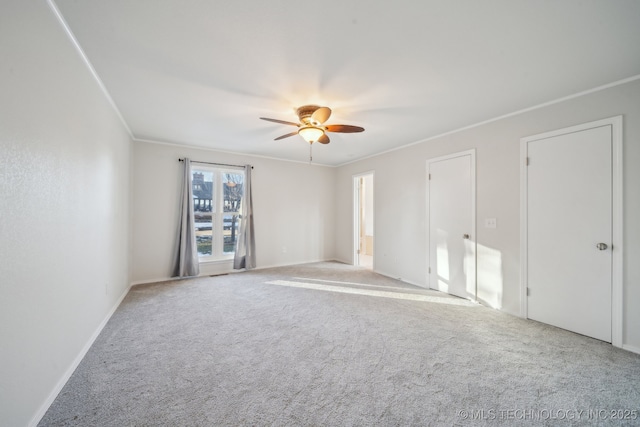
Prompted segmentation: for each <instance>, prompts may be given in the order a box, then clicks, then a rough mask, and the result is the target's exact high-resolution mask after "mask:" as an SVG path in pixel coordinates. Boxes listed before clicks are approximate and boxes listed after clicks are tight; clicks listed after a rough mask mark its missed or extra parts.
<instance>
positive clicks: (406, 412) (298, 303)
mask: <svg viewBox="0 0 640 427" xmlns="http://www.w3.org/2000/svg"><path fill="white" fill-rule="evenodd" d="M639 412H640V356H639V355H636V354H633V353H629V352H627V351H624V350H620V349H616V348H614V347H612V346H611V345H609V344H606V343H602V342H599V341H597V340H594V339H590V338H587V337H584V336H580V335H576V334H573V333H570V332H567V331H563V330H561V329H557V328H554V327H551V326H547V325H543V324H540V323H537V322H533V321H527V320H523V319H519V318H516V317H513V316H510V315H507V314H504V313H501V312H499V311H496V310H493V309H489V308H486V307H483V306H479V305H475V304H473V303H470V302H467V301H464V300H461V299H458V298H454V297H450V296H448V295H444V294H441V293H438V292H434V291H429V290H424V289H420V288H416V287H413V286H410V285H407V284H403V283H401V282H398V281H396V280H392V279H389V278H386V277H383V276H379V275H376V274H375V273H372V272H371V271H369V270H366V269H358V268H354V267H351V266H348V265H344V264H340V263H315V264H308V265H302V266H293V267H283V268H274V269H268V270H260V271H253V272H248V273H240V274H233V275H228V276H219V277H211V278H199V279H193V280H185V281H175V282H165V283H159V284H153V285H142V286H136V287H134V288H133V289H132V290H131V292H130V293H129V295H127V297H126V298H125V300H124V302H123V303H122V305H121V306H120V307H119V308H118V310H117V311H116V312H115V314H114V315H113V317H112V318H111V320H110V321H109V323H108V324H107V325H106V327H105V329H104V330H103V332H102V333H101V335H100V336H99V337H98V339H97V340H96V342H95V343H94V345H93V347H92V348H91V349H90V351H89V352H88V354H87V355H86V357H85V358H84V360H83V361H82V362H81V364H80V366H79V367H78V369H77V370H76V372H75V373H74V374H73V376H72V377H71V379H70V380H69V382H68V383H67V384H66V386H65V387H64V389H63V390H62V391H61V393H60V395H59V396H58V398H57V399H56V400H55V402H54V403H53V405H52V406H51V407H50V408H49V411H48V412H47V413H46V415H45V416H44V418H43V419H42V421H41V422H40V424H39V425H40V426H67V425H79V426H238V425H251V426H265V425H268V426H370V425H380V426H400V425H402V426H403V425H416V426H426V425H434V426H440V425H444V426H451V425H460V426H467V425H487V426H497V425H549V426H558V425H560V426H568V425H615V426H619V425H640V413H639ZM619 418H626V419H623V420H620V419H619Z"/></svg>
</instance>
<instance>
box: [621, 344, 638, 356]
mask: <svg viewBox="0 0 640 427" xmlns="http://www.w3.org/2000/svg"><path fill="white" fill-rule="evenodd" d="M622 349H623V350H627V351H630V352H632V353H636V354H640V347H636V346H634V345H629V344H622Z"/></svg>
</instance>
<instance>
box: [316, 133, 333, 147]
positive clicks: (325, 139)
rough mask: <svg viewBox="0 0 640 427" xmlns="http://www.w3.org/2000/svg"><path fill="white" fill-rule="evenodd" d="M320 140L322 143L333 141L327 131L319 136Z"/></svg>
mask: <svg viewBox="0 0 640 427" xmlns="http://www.w3.org/2000/svg"><path fill="white" fill-rule="evenodd" d="M318 142H319V143H321V144H328V143H330V142H331V140H330V139H329V137H328V136H327V134H326V133H323V134H322V136H321V137H320V138H318Z"/></svg>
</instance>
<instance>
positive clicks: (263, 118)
mask: <svg viewBox="0 0 640 427" xmlns="http://www.w3.org/2000/svg"><path fill="white" fill-rule="evenodd" d="M260 118H261V119H262V120H266V121H268V122H273V123H282V124H283V125H292V126H298V123H293V122H285V121H284V120H278V119H269V118H267V117H260Z"/></svg>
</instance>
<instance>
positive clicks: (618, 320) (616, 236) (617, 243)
mask: <svg viewBox="0 0 640 427" xmlns="http://www.w3.org/2000/svg"><path fill="white" fill-rule="evenodd" d="M608 125H610V126H611V163H612V164H611V167H612V173H611V174H612V176H611V178H612V179H611V183H612V188H611V221H612V223H611V232H612V233H611V239H612V242H611V244H612V246H611V256H612V258H611V344H612V345H613V346H615V347H622V332H623V255H624V254H623V211H622V209H623V200H622V196H623V195H622V185H623V176H622V116H615V117H609V118H606V119H602V120H596V121H593V122H588V123H583V124H580V125H576V126H570V127H566V128H563V129H557V130H554V131H550V132H544V133H540V134H537V135H531V136H527V137H524V138H521V139H520V313H521V316H522V317H523V318H525V319H527V318H528V312H527V311H528V310H527V287H528V283H527V277H528V252H527V248H528V238H527V226H528V217H527V209H528V205H527V201H528V198H529V195H528V190H527V189H528V181H527V157H528V152H527V147H528V144H529V142H532V141H537V140H540V139H545V138H552V137H555V136H560V135H564V134H568V133H574V132H580V131H584V130H588V129H591V128H595V127H601V126H608ZM579 154H580V153H576V160H577V159H578V156H579Z"/></svg>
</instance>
